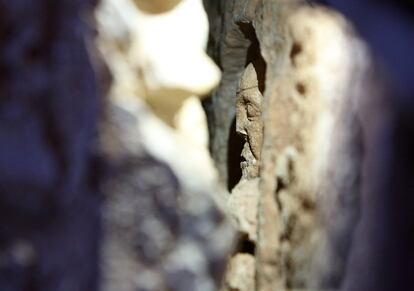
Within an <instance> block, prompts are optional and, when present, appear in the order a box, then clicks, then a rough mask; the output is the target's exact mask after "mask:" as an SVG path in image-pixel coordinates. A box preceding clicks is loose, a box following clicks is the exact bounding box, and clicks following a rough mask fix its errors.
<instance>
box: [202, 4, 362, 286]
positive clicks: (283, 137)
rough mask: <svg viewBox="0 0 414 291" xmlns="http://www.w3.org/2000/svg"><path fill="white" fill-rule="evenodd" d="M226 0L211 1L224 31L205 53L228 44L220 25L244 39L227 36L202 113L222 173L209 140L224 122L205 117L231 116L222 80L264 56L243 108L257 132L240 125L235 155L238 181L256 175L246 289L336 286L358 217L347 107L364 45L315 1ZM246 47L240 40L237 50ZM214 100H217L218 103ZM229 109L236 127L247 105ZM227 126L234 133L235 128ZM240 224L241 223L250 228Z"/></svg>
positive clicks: (356, 135)
mask: <svg viewBox="0 0 414 291" xmlns="http://www.w3.org/2000/svg"><path fill="white" fill-rule="evenodd" d="M209 5H210V6H209V9H211V10H210V13H211V15H216V14H215V13H218V11H219V10H214V7H215V8H216V9H217V7H218V6H214V5H213V4H211V3H210V4H209ZM228 5H229V6H225V5H223V6H221V7H222V8H226V9H227V10H225V11H227V13H229V14H230V15H231V16H229V15H226V14H224V15H223V17H222V20H221V22H220V21H216V25H221V26H222V27H225V28H226V29H222V30H221V31H220V32H219V31H215V30H213V31H212V33H213V37H212V41H211V46H212V48H211V49H212V50H211V51H212V52H213V53H212V55H213V56H214V52H215V51H214V50H213V49H214V48H215V49H217V48H221V49H222V50H223V51H224V48H226V49H227V50H228V51H231V47H230V46H228V45H227V41H226V38H225V37H223V35H224V36H226V34H224V33H223V32H224V31H232V32H233V35H237V33H242V34H243V33H245V32H246V28H248V29H249V30H248V31H249V34H248V36H250V38H249V39H250V41H249V39H244V38H243V37H239V38H237V37H235V38H233V40H234V43H233V45H234V51H233V57H231V54H230V53H229V56H227V59H226V62H229V60H231V61H232V62H234V63H233V65H232V66H231V68H233V69H234V70H233V71H232V70H227V71H226V69H225V68H224V71H223V79H222V83H221V86H222V87H220V88H219V89H218V90H217V91H216V92H215V94H216V95H214V94H213V97H212V100H211V102H212V103H213V104H216V105H215V107H211V108H210V109H209V107H208V106H207V108H208V110H213V111H214V112H213V113H210V115H211V116H210V118H211V119H210V126H212V127H213V130H212V133H211V134H212V135H213V137H212V138H213V140H212V147H211V150H212V152H213V156H214V157H215V161H216V163H218V165H219V169H220V171H221V172H222V173H223V172H225V171H226V170H228V168H229V167H230V166H231V165H229V164H228V161H227V160H226V159H224V158H223V157H224V156H225V154H224V152H223V148H224V147H223V146H222V147H221V148H220V149H218V148H215V143H217V144H218V143H222V145H223V143H224V141H225V143H228V142H229V140H228V136H229V134H228V133H227V132H226V131H228V130H230V131H231V130H232V129H230V127H229V126H228V124H230V123H227V125H226V123H224V122H221V123H218V122H217V121H216V120H214V116H215V114H217V115H222V116H228V117H229V118H228V119H227V120H231V119H230V116H232V114H233V111H232V110H233V109H232V106H234V103H233V102H234V101H233V96H234V94H235V93H237V85H235V84H234V83H232V82H229V81H228V80H229V79H231V80H233V78H235V79H238V78H240V77H241V80H240V83H239V84H242V83H244V82H246V83H248V82H247V81H246V78H244V77H243V75H240V74H239V73H240V72H243V69H244V68H245V67H247V68H246V71H245V72H249V70H251V68H252V67H251V65H248V64H249V63H251V62H254V61H255V60H256V61H257V60H260V61H261V62H262V63H264V66H263V67H264V70H261V72H260V73H259V71H257V80H258V83H259V84H260V83H263V85H262V88H261V89H260V88H259V89H260V90H258V92H259V93H261V95H262V96H263V97H261V98H260V99H263V101H262V102H263V105H261V106H260V108H263V112H260V114H258V113H259V111H261V110H259V111H257V110H256V108H253V107H252V108H250V110H251V112H252V113H253V114H252V116H253V117H257V116H258V117H259V119H260V124H261V125H260V126H257V128H260V129H261V128H262V127H263V130H264V131H263V134H262V133H261V131H260V130H256V132H260V133H261V134H260V135H257V134H250V137H249V133H248V132H247V131H246V130H244V133H245V134H244V136H246V141H247V144H248V147H247V149H249V150H250V152H251V154H250V155H248V154H247V155H246V154H242V155H243V156H244V158H245V159H246V160H247V161H248V163H249V161H250V163H251V164H252V165H255V166H254V167H250V168H249V167H247V168H244V169H245V170H244V171H241V175H240V177H239V178H238V179H240V178H241V182H240V184H239V185H241V184H242V182H243V180H248V179H251V178H252V177H256V176H258V177H259V178H258V179H259V181H260V183H259V190H258V195H257V196H258V199H259V202H258V209H257V210H256V209H254V208H255V207H256V204H255V205H254V206H251V207H252V208H253V209H251V211H254V212H255V211H257V213H258V216H257V218H256V224H257V234H256V239H255V241H256V252H255V257H256V260H257V264H256V266H257V270H256V279H257V281H256V286H255V288H256V289H254V290H260V291H263V290H269V291H270V290H287V289H290V288H292V289H295V288H296V289H301V288H310V287H314V288H322V287H323V288H325V287H326V288H333V287H337V286H339V283H340V281H341V278H342V276H343V274H344V266H345V263H346V260H347V254H348V252H349V246H350V242H351V240H352V233H353V225H354V224H355V222H356V221H357V219H358V208H359V191H360V187H361V184H360V183H361V181H360V171H361V160H362V149H361V147H360V146H361V142H362V141H361V138H362V136H361V131H360V124H359V120H358V117H357V111H358V110H357V108H358V106H359V104H360V102H361V101H360V100H361V98H362V95H361V92H362V87H361V84H360V83H358V82H357V80H359V79H360V77H361V75H362V74H363V73H364V72H365V70H366V68H367V67H368V62H369V58H368V57H367V56H368V54H367V51H366V48H365V46H364V45H363V44H362V43H361V42H360V41H359V40H358V38H357V37H356V35H355V33H354V32H353V30H352V27H351V26H350V25H349V24H348V23H347V22H346V21H345V19H344V18H343V17H342V16H340V15H339V14H337V13H335V12H333V11H331V10H328V9H326V8H323V7H320V6H312V7H310V6H307V5H306V4H304V3H302V2H300V1H296V2H291V3H289V4H287V3H286V2H285V1H241V2H238V3H234V4H232V5H230V4H228ZM240 7H244V8H246V9H245V10H244V14H243V13H241V14H239V13H238V11H239V10H237V9H238V8H240ZM247 8H248V9H247ZM222 13H223V11H222ZM240 15H242V16H240ZM211 18H212V17H211ZM234 19H237V20H239V22H237V21H233V20H234ZM235 23H236V25H235ZM244 35H245V34H244ZM220 37H221V38H220ZM217 40H218V41H219V43H220V44H217V43H216V41H217ZM236 44H237V45H236ZM253 44H254V45H253ZM220 45H221V46H220ZM246 45H247V47H249V45H250V47H249V48H248V49H247V50H244V51H243V48H246ZM218 51H220V50H218ZM243 54H244V56H242V55H243ZM216 60H218V62H219V63H223V62H224V61H223V60H222V59H220V58H216ZM235 68H237V69H235ZM235 71H237V72H238V74H236V73H234V72H235ZM245 74H246V73H245ZM253 79H254V78H253ZM254 86H256V83H254ZM247 87H248V86H247ZM259 87H260V86H259ZM239 92H240V89H239ZM253 95H254V94H253ZM256 95H257V96H259V95H258V94H256ZM239 96H240V94H239ZM242 97H243V96H242ZM219 99H220V101H218V100H219ZM244 99H245V98H244V97H243V98H239V100H244ZM220 103H221V104H227V105H226V106H227V107H224V106H221V107H220V106H219V104H220ZM256 103H257V102H256ZM237 104H240V103H237ZM255 107H257V106H255ZM236 108H238V107H236ZM239 108H240V109H238V110H239V112H240V113H239V114H237V118H238V120H237V119H236V125H237V122H239V124H241V123H242V120H243V115H244V114H245V113H246V112H247V110H246V109H243V107H241V106H239ZM208 110H207V112H209V111H208ZM223 112H225V113H223ZM212 116H213V117H212ZM244 116H245V117H248V115H244ZM236 129H238V131H239V133H241V134H243V131H242V130H240V126H239V127H236ZM262 136H263V142H262ZM255 143H256V144H255ZM245 145H246V144H245ZM257 148H260V150H257ZM228 150H229V151H231V150H235V148H229V149H228ZM243 153H246V151H245V150H243ZM255 153H256V155H255ZM246 157H247V158H246ZM338 164H340V165H342V167H338V166H337V165H338ZM257 165H259V166H257ZM256 166H257V167H256ZM220 167H222V168H220ZM246 169H247V170H246ZM249 175H250V176H249ZM228 178H229V179H231V178H232V177H228ZM229 179H228V180H229ZM239 185H237V186H236V187H235V188H234V190H233V192H232V193H231V194H230V198H229V201H231V204H232V205H238V204H237V203H236V202H235V201H242V200H240V199H241V198H240V197H243V194H242V192H243V190H241V188H240V187H239ZM246 193H248V192H245V194H246ZM234 194H236V195H235V196H234V197H232V195H234ZM246 197H247V196H246ZM239 205H240V206H235V207H233V208H232V209H237V208H238V211H237V210H233V213H237V214H236V217H237V221H239V229H240V230H241V231H242V232H247V233H249V234H250V233H251V229H252V227H251V226H252V225H253V224H252V223H251V224H250V225H249V224H247V223H246V221H249V219H250V218H251V212H249V211H246V209H244V207H245V204H243V203H240V204H239ZM333 213H336V214H335V215H336V217H335V219H334V220H333V219H332V217H333ZM243 215H245V217H244V219H243V218H241V216H243ZM243 225H249V226H250V230H249V231H247V230H246V229H247V227H245V226H243ZM250 237H252V235H251V234H250ZM320 258H325V260H322V261H321V260H320Z"/></svg>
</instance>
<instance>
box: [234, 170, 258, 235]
mask: <svg viewBox="0 0 414 291" xmlns="http://www.w3.org/2000/svg"><path fill="white" fill-rule="evenodd" d="M259 195H260V192H259V179H257V178H256V179H252V180H243V181H241V182H240V183H239V184H237V186H236V187H234V189H233V191H232V192H231V194H230V196H229V198H228V205H229V206H228V209H229V213H230V216H231V218H232V219H233V221H234V223H235V225H236V229H237V230H238V231H239V232H241V233H242V234H245V235H247V237H248V239H249V240H251V241H252V242H256V241H257V207H258V204H259Z"/></svg>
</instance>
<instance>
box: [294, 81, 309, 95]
mask: <svg viewBox="0 0 414 291" xmlns="http://www.w3.org/2000/svg"><path fill="white" fill-rule="evenodd" d="M296 90H297V91H298V93H299V94H300V95H302V96H305V95H306V93H307V88H306V85H305V84H304V83H302V82H298V83H296Z"/></svg>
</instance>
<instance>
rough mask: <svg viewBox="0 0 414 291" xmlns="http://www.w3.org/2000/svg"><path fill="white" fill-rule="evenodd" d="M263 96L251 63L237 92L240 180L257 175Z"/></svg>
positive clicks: (261, 135) (261, 138)
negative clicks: (240, 158) (240, 143)
mask: <svg viewBox="0 0 414 291" xmlns="http://www.w3.org/2000/svg"><path fill="white" fill-rule="evenodd" d="M262 104H263V96H262V93H261V92H260V91H259V82H258V81H257V73H256V70H255V68H254V66H253V64H252V63H250V64H249V65H248V66H247V67H246V69H245V70H244V72H243V75H242V77H241V79H240V84H239V89H238V91H237V103H236V131H237V133H238V134H239V135H241V136H242V137H243V138H244V140H245V143H244V147H243V151H242V154H241V156H242V157H243V158H244V161H243V162H241V164H240V166H241V168H242V179H252V178H255V177H257V176H258V175H259V168H260V163H259V161H260V151H261V147H262V142H263V121H262V116H261V115H262Z"/></svg>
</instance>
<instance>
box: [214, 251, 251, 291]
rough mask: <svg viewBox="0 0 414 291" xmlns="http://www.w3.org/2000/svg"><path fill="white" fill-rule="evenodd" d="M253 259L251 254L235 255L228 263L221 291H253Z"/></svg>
mask: <svg viewBox="0 0 414 291" xmlns="http://www.w3.org/2000/svg"><path fill="white" fill-rule="evenodd" d="M255 263H256V262H255V258H254V256H252V255H251V254H242V253H240V254H237V255H235V256H234V257H232V258H231V259H230V261H229V265H228V269H227V273H226V278H225V279H224V286H223V288H222V289H221V290H222V291H251V290H255V275H256V274H255V273H256V272H255V269H256V268H255Z"/></svg>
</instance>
